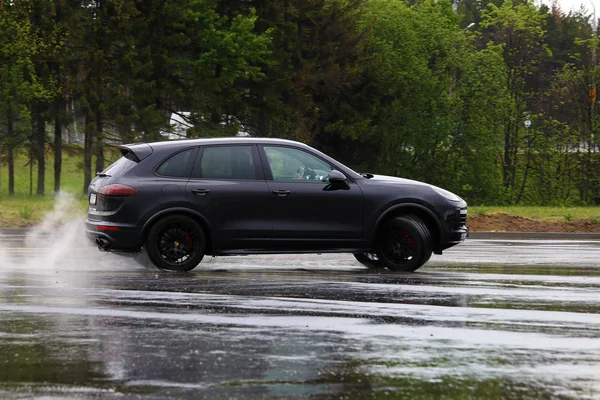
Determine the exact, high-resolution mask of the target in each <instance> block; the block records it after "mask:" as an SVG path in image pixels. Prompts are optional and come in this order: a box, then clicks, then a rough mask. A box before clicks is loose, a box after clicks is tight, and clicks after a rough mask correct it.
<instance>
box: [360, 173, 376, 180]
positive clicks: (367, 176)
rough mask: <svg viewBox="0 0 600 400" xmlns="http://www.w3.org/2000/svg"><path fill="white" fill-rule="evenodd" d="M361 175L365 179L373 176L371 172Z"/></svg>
mask: <svg viewBox="0 0 600 400" xmlns="http://www.w3.org/2000/svg"><path fill="white" fill-rule="evenodd" d="M361 175H362V176H363V178H367V179H371V178H373V177H374V176H375V175H373V174H361Z"/></svg>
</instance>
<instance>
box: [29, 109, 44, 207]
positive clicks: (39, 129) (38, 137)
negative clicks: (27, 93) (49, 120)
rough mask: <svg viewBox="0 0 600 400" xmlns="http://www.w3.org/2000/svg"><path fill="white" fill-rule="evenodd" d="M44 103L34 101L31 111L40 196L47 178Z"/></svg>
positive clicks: (33, 147) (37, 192) (42, 193)
mask: <svg viewBox="0 0 600 400" xmlns="http://www.w3.org/2000/svg"><path fill="white" fill-rule="evenodd" d="M43 111H44V104H43V103H42V102H41V101H34V106H33V107H32V112H31V123H32V131H31V134H32V143H31V144H32V150H33V157H34V159H35V160H36V161H37V164H38V168H37V172H38V176H37V190H36V194H37V195H38V196H43V195H44V193H45V191H46V188H45V178H46V160H45V159H44V156H45V146H46V120H45V119H44V115H43Z"/></svg>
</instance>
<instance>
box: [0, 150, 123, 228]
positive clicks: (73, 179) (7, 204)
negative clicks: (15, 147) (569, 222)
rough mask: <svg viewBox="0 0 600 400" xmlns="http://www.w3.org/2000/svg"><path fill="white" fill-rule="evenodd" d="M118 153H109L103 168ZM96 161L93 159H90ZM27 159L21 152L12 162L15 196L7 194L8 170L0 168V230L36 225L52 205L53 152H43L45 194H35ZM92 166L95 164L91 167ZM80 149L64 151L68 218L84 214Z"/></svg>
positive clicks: (63, 190) (63, 186)
mask: <svg viewBox="0 0 600 400" xmlns="http://www.w3.org/2000/svg"><path fill="white" fill-rule="evenodd" d="M118 157H120V154H118V152H117V151H115V150H108V151H107V155H106V164H105V165H106V166H108V165H109V164H110V163H112V162H113V161H115V160H116V159H117V158H118ZM92 161H93V162H95V160H92ZM28 162H29V159H28V157H27V154H26V153H25V152H20V153H19V154H17V155H16V159H15V194H14V195H13V196H9V195H8V167H7V165H6V163H4V164H2V165H0V176H1V179H0V228H9V227H12V228H19V227H29V226H33V225H35V224H36V223H39V222H40V221H42V220H43V219H44V216H45V215H46V214H47V213H48V212H50V211H52V210H53V209H54V206H55V196H54V157H53V153H52V151H50V150H48V151H47V152H46V176H45V179H44V182H45V186H46V188H45V189H46V190H45V192H46V194H45V195H44V196H37V195H35V193H36V189H37V165H34V166H33V168H32V170H31V171H30V167H29V165H28ZM92 165H95V164H92ZM30 172H32V175H31V179H32V182H33V185H32V191H33V196H30V195H29V193H30ZM83 189H84V188H83V149H82V148H81V146H79V145H71V146H66V147H65V149H64V152H63V162H62V173H61V193H69V194H71V195H72V196H73V201H71V202H69V204H67V205H66V207H68V208H69V210H67V211H68V212H67V215H72V216H73V217H75V216H77V217H79V216H81V217H83V216H84V215H85V210H86V209H87V195H85V194H84V192H83Z"/></svg>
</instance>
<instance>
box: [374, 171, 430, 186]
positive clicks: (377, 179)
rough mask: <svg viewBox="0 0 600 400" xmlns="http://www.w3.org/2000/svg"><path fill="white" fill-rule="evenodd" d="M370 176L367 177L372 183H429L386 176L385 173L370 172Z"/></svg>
mask: <svg viewBox="0 0 600 400" xmlns="http://www.w3.org/2000/svg"><path fill="white" fill-rule="evenodd" d="M370 175H371V176H372V178H370V179H369V182H372V183H382V184H398V185H417V186H429V187H431V185H430V184H428V183H424V182H419V181H413V180H412V179H405V178H398V177H395V176H387V175H373V174H370Z"/></svg>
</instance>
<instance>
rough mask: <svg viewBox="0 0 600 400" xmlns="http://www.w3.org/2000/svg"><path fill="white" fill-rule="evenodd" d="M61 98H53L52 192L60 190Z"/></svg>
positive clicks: (62, 107) (62, 106)
mask: <svg viewBox="0 0 600 400" xmlns="http://www.w3.org/2000/svg"><path fill="white" fill-rule="evenodd" d="M63 109H64V104H63V99H62V98H61V97H60V96H58V97H57V98H56V99H55V100H54V193H55V194H57V193H58V192H60V174H61V171H62V144H63V141H62V111H63Z"/></svg>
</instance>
